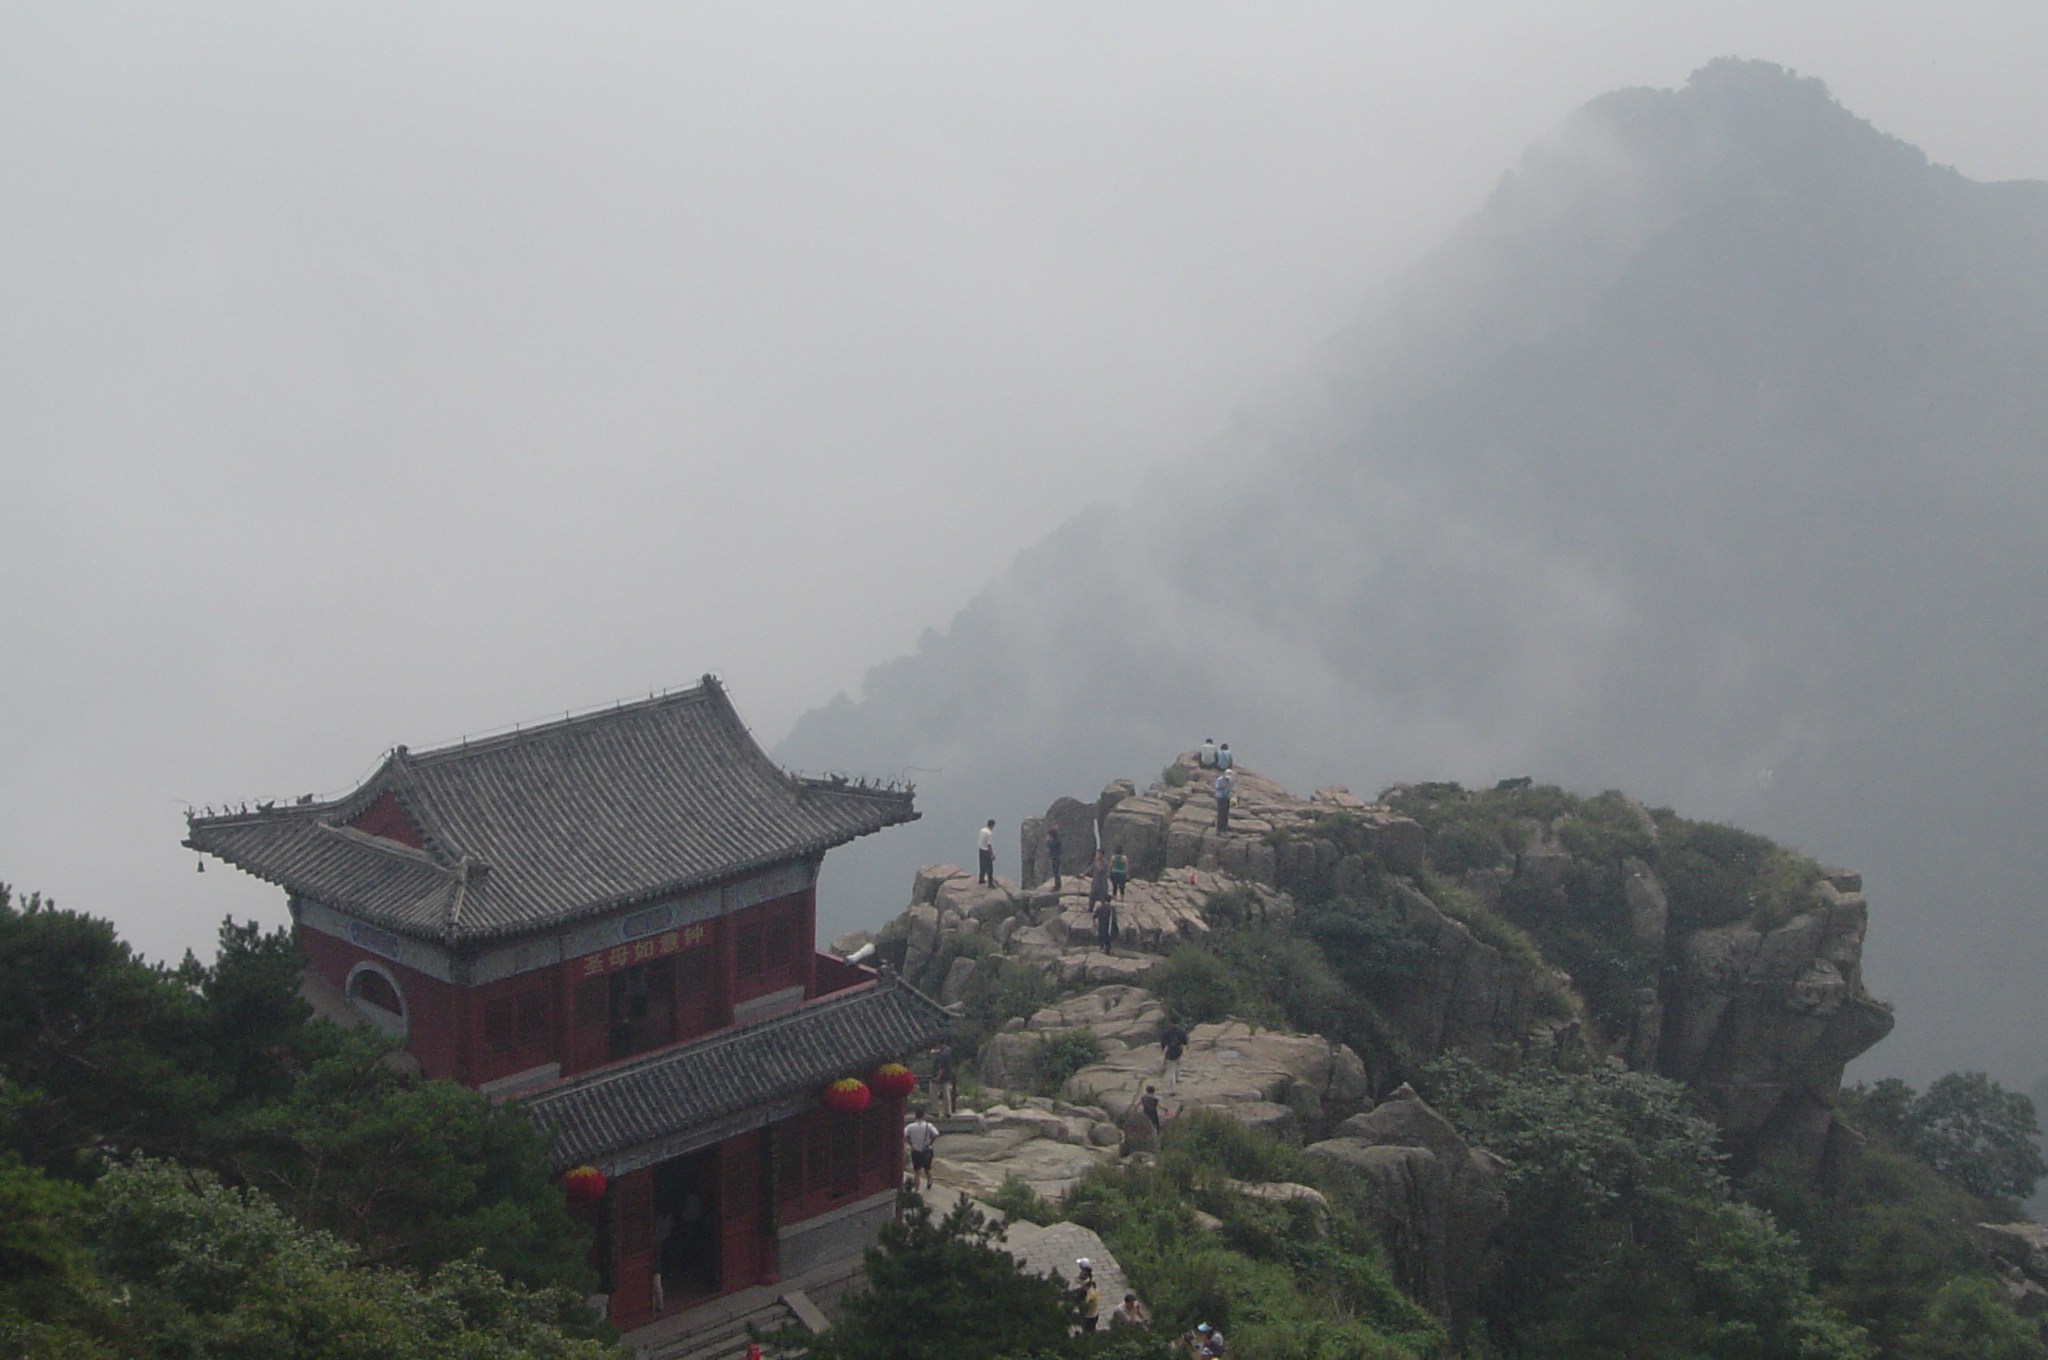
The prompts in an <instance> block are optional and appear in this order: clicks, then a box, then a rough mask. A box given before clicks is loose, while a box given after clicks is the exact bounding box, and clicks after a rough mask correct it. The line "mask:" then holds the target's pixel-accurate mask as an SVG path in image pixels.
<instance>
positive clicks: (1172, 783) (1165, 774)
mask: <svg viewBox="0 0 2048 1360" xmlns="http://www.w3.org/2000/svg"><path fill="white" fill-rule="evenodd" d="M1159 782H1160V783H1162V784H1164V785H1166V787H1168V788H1169V789H1178V788H1183V787H1185V786H1186V784H1187V782H1188V767H1187V766H1185V765H1169V766H1167V767H1166V768H1165V769H1163V770H1161V771H1160V772H1159Z"/></svg>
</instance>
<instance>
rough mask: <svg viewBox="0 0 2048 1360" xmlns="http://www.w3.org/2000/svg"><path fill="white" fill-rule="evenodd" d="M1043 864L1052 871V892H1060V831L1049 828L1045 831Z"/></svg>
mask: <svg viewBox="0 0 2048 1360" xmlns="http://www.w3.org/2000/svg"><path fill="white" fill-rule="evenodd" d="M1045 862H1046V866H1047V867H1048V868H1050V869H1051V870H1052V890H1053V891H1054V892H1058V891H1059V890H1060V829H1059V828H1058V827H1056V826H1049V827H1047V828H1046V829H1045Z"/></svg>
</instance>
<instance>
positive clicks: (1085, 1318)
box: [1074, 1256, 1102, 1332]
mask: <svg viewBox="0 0 2048 1360" xmlns="http://www.w3.org/2000/svg"><path fill="white" fill-rule="evenodd" d="M1074 1269H1075V1270H1076V1271H1077V1272H1079V1274H1080V1278H1079V1279H1078V1280H1076V1281H1075V1282H1074V1283H1076V1284H1078V1285H1080V1286H1081V1330H1082V1331H1084V1332H1092V1331H1094V1330H1095V1324H1096V1322H1097V1321H1098V1320H1099V1319H1100V1318H1101V1316H1102V1293H1101V1291H1100V1290H1098V1289H1097V1288H1096V1287H1095V1263H1094V1262H1092V1261H1090V1260H1089V1259H1088V1258H1087V1257H1085V1256H1083V1257H1082V1258H1081V1259H1080V1260H1078V1261H1076V1262H1074Z"/></svg>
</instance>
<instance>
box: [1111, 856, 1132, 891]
mask: <svg viewBox="0 0 2048 1360" xmlns="http://www.w3.org/2000/svg"><path fill="white" fill-rule="evenodd" d="M1130 881H1131V865H1130V861H1129V860H1126V859H1125V858H1124V848H1123V847H1122V846H1121V845H1119V846H1118V847H1117V848H1116V853H1115V854H1114V855H1112V856H1110V860H1109V895H1110V896H1111V897H1122V896H1123V895H1124V884H1126V883H1128V882H1130Z"/></svg>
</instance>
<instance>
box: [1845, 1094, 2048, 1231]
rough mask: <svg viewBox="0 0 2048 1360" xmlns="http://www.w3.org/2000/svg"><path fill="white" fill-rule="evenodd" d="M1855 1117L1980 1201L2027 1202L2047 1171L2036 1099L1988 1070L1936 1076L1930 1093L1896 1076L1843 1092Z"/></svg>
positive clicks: (2047, 1166) (2047, 1173)
mask: <svg viewBox="0 0 2048 1360" xmlns="http://www.w3.org/2000/svg"><path fill="white" fill-rule="evenodd" d="M1843 1094H1844V1097H1845V1101H1846V1103H1847V1105H1848V1107H1849V1109H1850V1110H1851V1111H1852V1112H1853V1113H1854V1117H1855V1118H1856V1119H1857V1120H1858V1121H1859V1122H1861V1123H1864V1124H1867V1125H1869V1126H1870V1127H1872V1128H1875V1129H1879V1130H1882V1131H1883V1132H1885V1133H1886V1134H1888V1135H1890V1136H1891V1137H1893V1138H1895V1139H1897V1140H1898V1142H1899V1144H1900V1145H1901V1146H1902V1147H1904V1148H1905V1149H1906V1150H1907V1151H1909V1152H1911V1153H1912V1154H1913V1155H1915V1156H1916V1157H1919V1158H1920V1159H1921V1160H1922V1161H1925V1162H1926V1163H1927V1164H1928V1165H1929V1166H1931V1167H1933V1168H1934V1169H1935V1170H1936V1171H1939V1172H1940V1173H1941V1174H1942V1175H1944V1176H1947V1177H1948V1178H1949V1179H1950V1180H1952V1181H1954V1182H1955V1183H1956V1184H1957V1185H1960V1186H1962V1187H1963V1188H1964V1189H1965V1190H1967V1191H1969V1192H1970V1193H1971V1194H1973V1195H1976V1196H1978V1197H1979V1198H1981V1199H1988V1200H1994V1201H2000V1202H2005V1201H2018V1200H2024V1199H2026V1198H2027V1197H2028V1196H2030V1195H2032V1194H2033V1193H2034V1184H2035V1182H2037V1181H2039V1180H2040V1179H2041V1177H2042V1176H2043V1175H2048V1165H2044V1164H2043V1162H2042V1160H2041V1151H2040V1147H2039V1145H2038V1144H2037V1143H2036V1141H2035V1140H2036V1139H2037V1138H2038V1137H2039V1135H2040V1131H2041V1130H2040V1125H2039V1123H2038V1122H2037V1120H2036V1117H2035V1113H2034V1102H2033V1101H2032V1100H2030V1099H2028V1098H2027V1096H2026V1095H2024V1094H2023V1093H2021V1092H2019V1091H2012V1090H2008V1089H2006V1088H2005V1087H2003V1086H2001V1085H1999V1084H1998V1083H1997V1082H1995V1081H1993V1080H1992V1079H1991V1078H1990V1077H1988V1076H1986V1075H1985V1074H1984V1073H1982V1072H1951V1073H1949V1074H1948V1075H1947V1076H1945V1077H1937V1078H1936V1079H1935V1080H1934V1082H1933V1084H1932V1085H1930V1086H1929V1087H1928V1088H1927V1090H1926V1092H1925V1093H1924V1094H1920V1093H1915V1092H1914V1090H1913V1088H1912V1087H1911V1086H1908V1085H1907V1084H1906V1083H1905V1082H1903V1081H1900V1080H1899V1079H1898V1078H1897V1077H1885V1078H1883V1079H1882V1080H1880V1081H1877V1082H1875V1083H1872V1084H1871V1085H1869V1086H1860V1085H1859V1086H1855V1087H1852V1088H1850V1089H1849V1090H1848V1091H1845V1092H1844V1093H1843Z"/></svg>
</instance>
